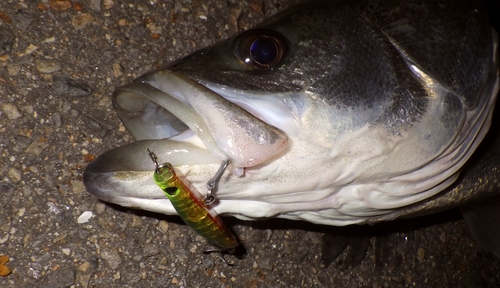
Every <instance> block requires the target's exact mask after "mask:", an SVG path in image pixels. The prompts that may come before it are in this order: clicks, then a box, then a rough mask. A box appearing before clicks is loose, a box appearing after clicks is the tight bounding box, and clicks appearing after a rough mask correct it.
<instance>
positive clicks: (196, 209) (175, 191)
mask: <svg viewBox="0 0 500 288" xmlns="http://www.w3.org/2000/svg"><path fill="white" fill-rule="evenodd" d="M154 180H155V182H156V184H158V186H159V187H160V188H161V189H162V190H163V192H165V195H166V196H167V197H168V199H169V200H170V202H171V203H172V206H174V208H175V210H176V211H177V213H178V214H179V216H180V217H181V218H182V220H184V222H185V223H186V224H187V225H188V226H190V227H191V228H192V229H193V230H194V231H196V232H197V233H198V234H200V235H201V236H203V237H204V238H205V239H207V240H208V242H210V243H211V244H213V245H215V246H217V247H219V248H222V249H224V250H229V249H233V248H236V247H237V246H238V245H239V243H238V241H237V240H236V238H235V236H234V235H233V233H231V231H230V230H229V229H228V228H227V227H226V226H225V225H224V223H222V220H221V219H220V217H219V216H217V214H215V212H214V211H213V210H211V209H209V208H208V207H207V206H206V205H205V203H204V201H203V200H202V199H201V197H200V196H199V195H197V193H195V192H194V191H193V190H192V189H191V188H190V187H189V186H188V184H187V183H185V182H184V181H183V179H181V178H180V177H179V176H177V175H176V173H175V171H174V167H173V166H172V165H171V164H170V163H163V164H161V165H159V166H158V167H157V168H156V169H155V172H154Z"/></svg>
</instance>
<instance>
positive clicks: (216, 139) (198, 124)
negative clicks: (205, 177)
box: [114, 70, 288, 176]
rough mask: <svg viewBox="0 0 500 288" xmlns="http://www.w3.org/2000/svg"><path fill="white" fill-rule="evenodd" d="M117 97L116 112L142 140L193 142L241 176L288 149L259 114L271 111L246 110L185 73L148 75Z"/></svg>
mask: <svg viewBox="0 0 500 288" xmlns="http://www.w3.org/2000/svg"><path fill="white" fill-rule="evenodd" d="M114 95H115V96H114V97H115V98H114V105H115V109H116V111H117V113H118V115H119V116H120V119H121V120H122V122H124V124H125V125H126V126H127V127H128V129H129V131H130V132H131V134H132V136H133V137H134V138H135V139H136V140H143V139H169V140H170V141H176V142H184V143H190V144H192V145H194V146H197V147H200V148H204V149H207V150H208V151H209V152H210V153H211V154H213V155H215V156H216V157H217V158H219V159H221V160H229V163H230V164H231V165H232V166H233V171H234V172H235V173H237V174H238V175H239V176H241V175H242V174H243V171H242V168H245V167H253V166H256V165H258V164H262V163H265V162H266V161H268V160H269V159H271V158H273V157H274V156H276V155H278V154H279V153H282V152H283V151H284V150H286V147H287V142H288V137H287V135H286V134H285V133H284V132H283V131H281V130H279V129H278V128H275V127H273V126H271V125H269V124H267V123H266V122H265V121H266V118H265V117H263V115H265V113H259V112H258V111H259V110H260V111H265V110H267V109H268V107H266V106H260V107H253V109H251V110H250V111H246V110H244V109H242V108H240V107H239V106H237V105H235V104H234V103H232V102H230V101H228V100H227V99H225V98H223V97H221V96H220V95H218V94H216V93H215V92H213V91H211V90H210V89H208V88H207V87H205V86H203V85H200V84H198V83H197V82H196V81H194V80H192V79H190V78H188V77H186V76H184V75H182V74H179V73H175V72H172V71H169V70H163V71H159V72H156V73H152V74H148V75H145V76H143V77H141V78H139V79H137V80H136V81H135V82H134V83H132V84H128V85H125V86H123V87H121V88H119V89H117V90H116V92H115V94H114ZM248 107H249V106H247V109H248ZM250 108H252V107H250ZM255 115H260V118H257V117H255Z"/></svg>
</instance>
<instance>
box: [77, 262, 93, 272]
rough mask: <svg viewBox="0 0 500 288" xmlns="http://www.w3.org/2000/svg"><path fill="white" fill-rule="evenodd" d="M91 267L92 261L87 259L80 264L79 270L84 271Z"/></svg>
mask: <svg viewBox="0 0 500 288" xmlns="http://www.w3.org/2000/svg"><path fill="white" fill-rule="evenodd" d="M89 268H90V263H89V262H87V261H85V262H83V263H82V264H81V265H80V266H78V270H79V271H82V272H83V273H85V272H87V270H89Z"/></svg>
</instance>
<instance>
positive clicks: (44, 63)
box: [35, 59, 61, 74]
mask: <svg viewBox="0 0 500 288" xmlns="http://www.w3.org/2000/svg"><path fill="white" fill-rule="evenodd" d="M35 65H36V69H37V70H38V71H39V72H40V73H45V74H52V73H54V72H57V71H59V70H61V64H60V63H59V61H58V60H55V59H36V60H35Z"/></svg>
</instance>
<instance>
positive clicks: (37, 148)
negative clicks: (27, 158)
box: [24, 140, 49, 156]
mask: <svg viewBox="0 0 500 288" xmlns="http://www.w3.org/2000/svg"><path fill="white" fill-rule="evenodd" d="M48 146H49V144H47V143H45V142H42V141H40V140H35V141H33V142H32V143H31V144H30V146H28V148H26V150H24V152H26V153H28V154H33V155H35V156H40V154H42V152H43V150H44V149H45V148H47V147H48Z"/></svg>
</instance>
